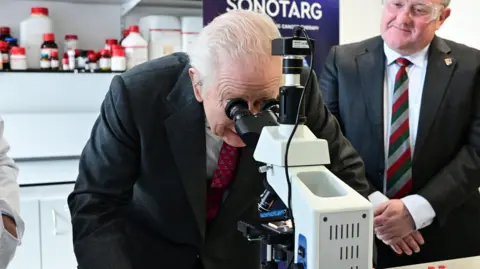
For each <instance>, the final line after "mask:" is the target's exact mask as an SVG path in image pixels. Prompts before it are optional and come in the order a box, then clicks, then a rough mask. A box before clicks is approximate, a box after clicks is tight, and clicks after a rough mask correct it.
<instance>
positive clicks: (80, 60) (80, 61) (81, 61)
mask: <svg viewBox="0 0 480 269" xmlns="http://www.w3.org/2000/svg"><path fill="white" fill-rule="evenodd" d="M86 62H87V59H86V58H83V57H81V56H78V57H77V67H78V68H85V63H86Z"/></svg>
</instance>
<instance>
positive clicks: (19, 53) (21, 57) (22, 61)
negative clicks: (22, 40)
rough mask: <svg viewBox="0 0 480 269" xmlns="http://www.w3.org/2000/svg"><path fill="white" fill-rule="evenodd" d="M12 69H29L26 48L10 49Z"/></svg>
mask: <svg viewBox="0 0 480 269" xmlns="http://www.w3.org/2000/svg"><path fill="white" fill-rule="evenodd" d="M10 69H12V70H26V69H27V55H26V52H25V48H22V47H12V48H11V49H10Z"/></svg>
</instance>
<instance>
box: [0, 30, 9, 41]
mask: <svg viewBox="0 0 480 269" xmlns="http://www.w3.org/2000/svg"><path fill="white" fill-rule="evenodd" d="M9 37H12V36H11V35H10V27H6V26H2V27H0V40H2V41H6V40H5V39H6V38H9Z"/></svg>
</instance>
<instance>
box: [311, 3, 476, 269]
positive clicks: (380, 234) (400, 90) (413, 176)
mask: <svg viewBox="0 0 480 269" xmlns="http://www.w3.org/2000/svg"><path fill="white" fill-rule="evenodd" d="M460 2H461V1H460ZM449 4H450V1H445V0H385V1H384V7H383V13H382V18H381V21H380V31H381V35H379V36H376V37H373V38H369V39H367V40H364V41H361V42H357V43H353V44H344V45H340V46H335V47H333V48H332V49H331V52H330V54H329V56H328V57H327V61H326V64H325V66H324V70H323V71H322V74H321V76H320V81H319V83H320V88H321V89H322V91H323V97H324V100H325V103H326V105H327V107H328V108H329V110H330V111H331V113H332V114H333V115H335V117H336V118H337V120H338V121H339V123H340V126H342V130H343V131H344V134H345V136H346V137H347V138H348V139H349V141H350V142H351V143H352V144H353V145H354V147H355V149H356V150H357V151H358V152H359V154H360V155H361V156H362V159H363V161H364V162H365V167H366V174H367V178H368V179H369V181H370V182H371V183H372V185H373V186H374V188H375V189H377V190H378V191H376V192H374V193H372V194H371V195H369V198H370V199H371V200H372V201H373V203H374V206H375V207H376V208H375V212H374V215H375V218H374V225H375V228H374V229H375V233H376V237H377V239H376V246H377V250H378V255H377V258H378V259H377V265H376V268H377V269H381V268H391V267H396V266H405V265H411V264H418V263H427V262H432V261H438V260H446V259H456V258H464V257H470V256H479V255H480V193H479V192H478V188H479V187H480V51H479V50H477V49H474V48H471V47H468V46H465V45H463V44H459V43H456V42H454V41H451V40H447V39H444V38H441V37H439V36H437V35H436V31H437V30H438V29H440V27H441V26H442V25H443V24H444V23H445V22H447V20H448V18H449V16H450V13H451V9H450V8H449ZM447 23H448V22H447ZM359 123H361V124H359ZM367 137H368V139H366V138H367Z"/></svg>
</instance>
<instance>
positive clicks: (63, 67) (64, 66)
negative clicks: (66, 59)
mask: <svg viewBox="0 0 480 269" xmlns="http://www.w3.org/2000/svg"><path fill="white" fill-rule="evenodd" d="M69 67H70V66H69V65H68V64H63V65H62V69H63V70H69V69H70V68H69Z"/></svg>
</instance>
